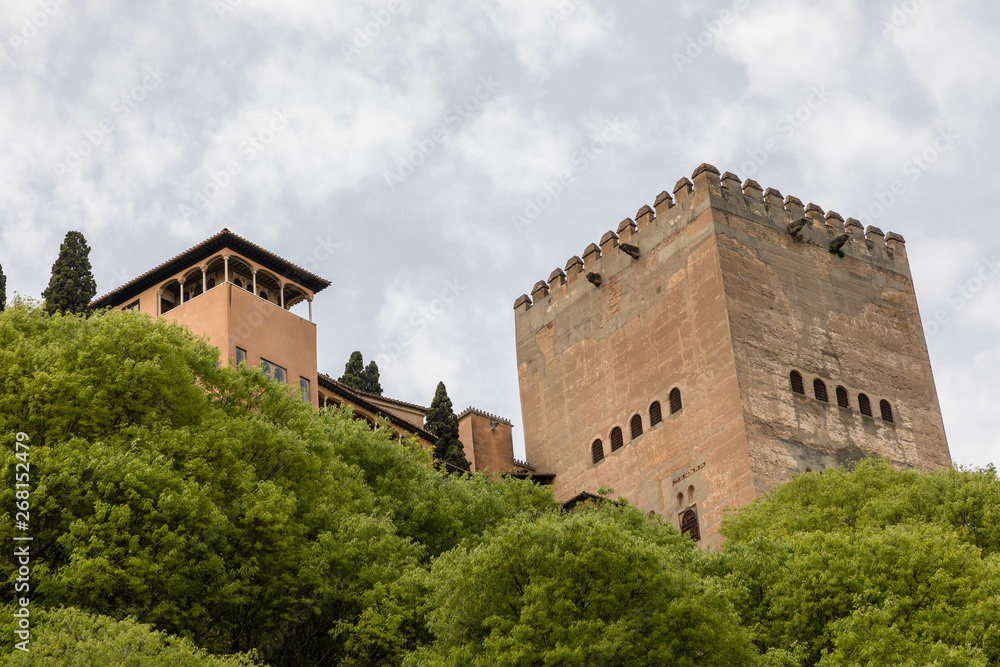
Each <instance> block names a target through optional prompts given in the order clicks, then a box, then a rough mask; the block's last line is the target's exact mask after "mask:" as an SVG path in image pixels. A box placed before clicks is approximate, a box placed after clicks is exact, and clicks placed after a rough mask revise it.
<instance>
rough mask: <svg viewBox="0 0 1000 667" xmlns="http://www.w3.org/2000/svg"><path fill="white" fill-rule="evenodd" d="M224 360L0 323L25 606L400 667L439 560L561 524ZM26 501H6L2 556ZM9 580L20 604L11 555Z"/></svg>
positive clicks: (167, 345)
mask: <svg viewBox="0 0 1000 667" xmlns="http://www.w3.org/2000/svg"><path fill="white" fill-rule="evenodd" d="M217 361H218V351H217V350H216V349H214V348H212V347H210V346H208V345H207V344H206V343H205V342H203V341H201V340H198V339H195V338H194V337H193V336H192V335H191V334H190V333H189V332H187V331H186V330H185V329H184V328H182V327H180V326H178V325H176V324H173V323H171V322H170V321H168V320H164V319H152V318H149V317H146V316H144V315H142V314H140V313H135V312H119V311H108V312H104V313H99V314H97V315H95V316H94V317H90V318H80V317H75V316H66V315H63V314H59V313H57V314H55V315H51V316H50V315H47V314H46V313H45V312H44V311H43V310H42V309H41V308H39V307H37V306H34V307H33V306H32V305H31V304H27V303H23V302H15V303H14V304H13V305H12V307H11V308H8V309H7V310H6V311H4V312H2V313H0V471H2V472H3V475H4V476H5V479H8V480H13V479H14V474H15V466H16V464H18V463H20V462H21V461H20V460H19V459H18V458H17V456H16V455H15V448H14V446H13V441H14V437H15V434H16V433H17V432H24V433H26V434H27V435H28V436H29V440H28V441H27V442H28V444H29V446H30V466H31V467H30V470H31V485H32V486H31V522H32V529H33V537H34V541H33V542H32V545H33V552H32V553H33V558H32V568H33V570H32V571H33V574H32V577H33V580H32V583H33V584H35V586H33V588H32V605H33V608H34V605H38V606H39V607H46V608H50V609H51V608H55V607H58V606H60V605H65V606H71V607H75V608H78V609H80V610H82V611H85V612H87V613H89V614H98V615H102V616H107V617H108V618H111V619H114V620H116V621H121V620H124V619H126V618H127V617H130V616H131V617H134V618H135V619H136V621H137V622H139V623H144V624H150V625H151V626H153V627H154V628H155V629H156V630H158V631H163V632H167V633H169V634H170V635H174V636H176V637H184V638H186V639H188V640H190V641H192V642H194V644H195V645H197V646H198V647H199V648H201V649H205V650H208V651H210V652H212V653H213V654H230V653H243V652H247V651H250V650H256V651H257V652H258V654H259V655H260V657H261V658H262V659H265V660H267V661H268V662H269V663H271V664H274V665H297V664H317V663H323V664H398V663H399V661H400V660H401V659H402V656H403V654H405V653H406V652H408V651H411V650H414V649H416V648H418V647H419V646H420V645H422V644H424V643H426V642H427V641H429V640H430V636H429V633H428V630H427V629H426V626H425V625H424V622H423V619H424V617H425V615H426V606H427V602H426V598H427V591H428V589H427V586H426V584H425V583H424V578H423V577H424V576H425V573H426V568H427V567H429V564H430V563H431V562H432V561H433V559H434V558H436V557H438V556H439V555H440V554H441V553H443V552H445V551H447V550H449V549H452V548H454V547H455V546H456V545H458V544H464V543H475V542H476V541H478V540H481V539H483V536H484V535H485V534H487V533H488V532H489V531H491V530H492V529H493V528H494V527H496V526H497V525H500V524H501V523H503V522H504V521H507V520H508V519H510V518H511V517H515V518H516V517H518V516H521V515H525V516H535V515H539V514H544V513H552V512H555V511H556V508H557V506H556V505H555V503H554V502H553V500H552V495H551V491H550V490H549V489H546V488H540V487H535V486H533V485H532V484H530V483H528V482H522V481H518V480H494V479H491V478H489V477H486V476H448V475H442V474H441V473H440V472H438V471H437V470H435V469H434V467H433V466H432V465H431V462H430V458H429V456H428V454H427V453H426V452H425V451H424V450H423V449H422V448H421V447H420V446H419V444H417V443H415V442H410V443H406V444H405V445H404V446H400V443H399V442H398V440H397V439H396V438H395V437H393V436H392V434H391V429H388V428H382V429H377V430H375V431H373V430H371V429H370V428H369V427H368V425H367V424H366V423H365V422H361V421H358V420H355V419H353V418H352V417H351V414H350V411H349V410H348V409H347V408H344V409H341V410H329V411H320V412H317V411H314V410H313V409H312V408H311V407H310V406H308V405H306V404H304V403H303V402H302V401H301V400H297V399H296V398H294V397H291V396H289V395H288V393H287V392H286V391H285V390H284V388H283V387H281V386H280V385H277V384H276V383H273V382H269V381H268V380H267V378H265V376H264V375H263V374H262V373H261V372H260V371H259V370H258V369H255V368H246V367H243V368H239V369H236V368H231V367H228V366H227V367H221V368H220V367H218V365H217ZM15 492H16V490H15V485H14V484H13V483H12V482H11V483H4V484H0V541H4V542H6V543H8V544H11V543H13V542H12V541H11V540H12V536H13V518H14V517H13V516H12V512H13V508H14V506H15V505H14V503H15V500H16V499H15ZM0 572H7V573H8V574H7V575H0V605H3V604H4V603H8V604H9V603H10V601H11V598H12V596H13V591H14V585H13V579H12V577H14V576H16V574H15V573H16V563H15V560H14V558H13V551H12V550H6V551H4V552H3V553H0ZM3 625H4V627H9V626H8V624H6V623H4V624H3ZM10 636H11V635H10V633H7V635H6V636H5V638H4V640H6V639H7V638H9V637H10ZM2 646H3V644H2V643H0V648H2ZM0 654H2V650H0ZM0 664H3V658H2V657H0ZM95 664H96V663H95Z"/></svg>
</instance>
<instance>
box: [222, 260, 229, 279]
mask: <svg viewBox="0 0 1000 667" xmlns="http://www.w3.org/2000/svg"><path fill="white" fill-rule="evenodd" d="M222 263H223V264H224V265H225V267H226V282H227V283H228V282H229V255H223V256H222Z"/></svg>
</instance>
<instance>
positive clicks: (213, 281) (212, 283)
mask: <svg viewBox="0 0 1000 667" xmlns="http://www.w3.org/2000/svg"><path fill="white" fill-rule="evenodd" d="M213 287H215V278H209V279H208V289H212V288H213Z"/></svg>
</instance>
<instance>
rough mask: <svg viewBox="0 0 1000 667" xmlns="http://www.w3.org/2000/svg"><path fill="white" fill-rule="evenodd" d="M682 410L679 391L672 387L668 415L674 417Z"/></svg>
mask: <svg viewBox="0 0 1000 667" xmlns="http://www.w3.org/2000/svg"><path fill="white" fill-rule="evenodd" d="M683 408H684V405H683V404H682V403H681V390H680V389H678V388H677V387H674V388H673V389H671V390H670V414H672V415H675V414H677V413H678V412H680V411H681V410H682V409H683Z"/></svg>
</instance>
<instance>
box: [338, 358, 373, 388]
mask: <svg viewBox="0 0 1000 667" xmlns="http://www.w3.org/2000/svg"><path fill="white" fill-rule="evenodd" d="M378 379H379V373H378V365H377V364H376V363H375V362H374V361H372V362H371V363H369V364H368V367H367V368H366V367H365V358H364V357H363V356H362V355H361V353H360V352H358V351H357V350H355V351H354V352H351V358H350V359H348V360H347V363H346V364H344V374H343V375H342V376H340V380H339V381H340V382H343V383H344V384H346V385H347V386H348V387H353V388H354V389H358V390H360V391H366V392H368V393H369V394H377V395H378V396H381V395H382V385H381V384H379V381H378Z"/></svg>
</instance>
